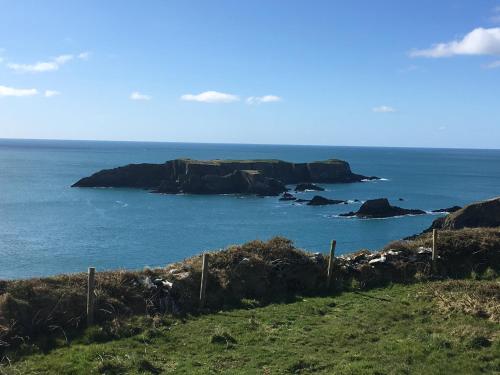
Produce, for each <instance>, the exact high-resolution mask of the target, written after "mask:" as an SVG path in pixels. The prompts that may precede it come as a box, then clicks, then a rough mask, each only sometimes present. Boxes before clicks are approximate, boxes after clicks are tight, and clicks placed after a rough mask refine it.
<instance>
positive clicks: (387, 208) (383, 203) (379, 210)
mask: <svg viewBox="0 0 500 375" xmlns="http://www.w3.org/2000/svg"><path fill="white" fill-rule="evenodd" d="M424 214H425V211H422V210H416V209H407V208H401V207H397V206H391V204H390V203H389V200H388V199H387V198H379V199H371V200H368V201H366V202H365V203H363V204H362V205H361V207H360V208H359V210H358V211H356V212H352V211H351V212H348V213H346V214H340V215H339V216H346V217H351V216H356V217H359V218H362V219H374V218H387V217H394V216H403V215H424Z"/></svg>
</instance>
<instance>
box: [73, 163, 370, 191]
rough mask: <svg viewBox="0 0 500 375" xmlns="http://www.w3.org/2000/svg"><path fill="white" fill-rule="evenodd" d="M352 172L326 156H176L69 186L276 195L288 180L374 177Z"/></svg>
mask: <svg viewBox="0 0 500 375" xmlns="http://www.w3.org/2000/svg"><path fill="white" fill-rule="evenodd" d="M374 179H378V178H377V177H374V176H372V177H367V176H363V175H360V174H356V173H353V172H352V171H351V168H350V166H349V163H347V162H345V161H343V160H337V159H329V160H325V161H317V162H311V163H290V162H286V161H282V160H218V159H217V160H208V161H202V160H192V159H175V160H170V161H167V162H165V163H163V164H129V165H126V166H123V167H118V168H114V169H105V170H102V171H100V172H97V173H95V174H93V175H91V176H90V177H85V178H82V179H81V180H79V181H78V182H76V183H75V184H73V185H72V187H125V188H141V189H150V190H152V191H153V192H156V193H165V194H175V193H190V194H255V195H261V196H275V195H279V194H281V193H283V192H285V191H287V190H288V189H287V188H286V185H287V184H299V183H350V182H360V181H363V180H374Z"/></svg>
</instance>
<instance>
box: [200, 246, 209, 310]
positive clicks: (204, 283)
mask: <svg viewBox="0 0 500 375" xmlns="http://www.w3.org/2000/svg"><path fill="white" fill-rule="evenodd" d="M202 259H203V260H202V264H201V285H200V307H204V306H205V298H206V296H205V292H206V290H207V280H208V254H207V253H203V258H202Z"/></svg>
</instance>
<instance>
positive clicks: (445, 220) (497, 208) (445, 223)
mask: <svg viewBox="0 0 500 375" xmlns="http://www.w3.org/2000/svg"><path fill="white" fill-rule="evenodd" d="M498 226H500V197H497V198H493V199H489V200H487V201H482V202H476V203H472V204H469V205H468V206H465V207H464V208H462V209H460V210H458V211H455V212H453V213H451V214H449V215H448V216H446V217H441V218H439V219H436V220H434V222H433V223H432V225H431V227H430V228H428V229H427V231H429V230H432V229H462V228H481V227H484V228H488V227H489V228H493V227H498Z"/></svg>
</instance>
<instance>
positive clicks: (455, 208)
mask: <svg viewBox="0 0 500 375" xmlns="http://www.w3.org/2000/svg"><path fill="white" fill-rule="evenodd" d="M460 209H462V207H460V206H452V207H448V208H440V209H438V210H432V212H433V213H436V214H438V213H445V214H451V213H453V212H457V211H458V210H460Z"/></svg>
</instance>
